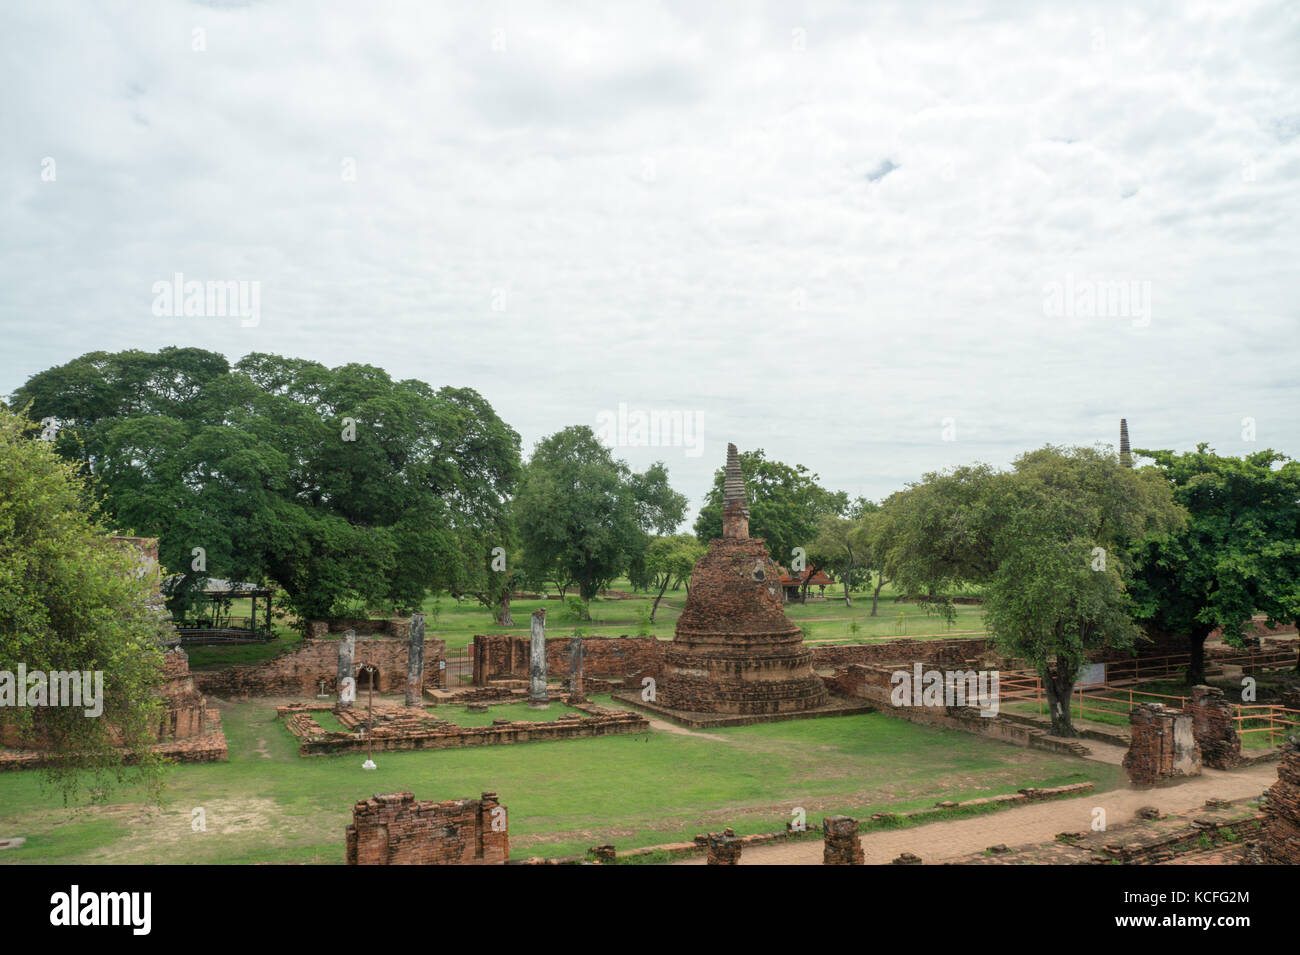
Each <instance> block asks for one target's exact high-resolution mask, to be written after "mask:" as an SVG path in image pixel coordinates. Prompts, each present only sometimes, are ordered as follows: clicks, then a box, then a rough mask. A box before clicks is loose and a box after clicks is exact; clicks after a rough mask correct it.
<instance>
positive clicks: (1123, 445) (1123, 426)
mask: <svg viewBox="0 0 1300 955" xmlns="http://www.w3.org/2000/svg"><path fill="white" fill-rule="evenodd" d="M1119 463H1120V467H1125V468H1131V467H1132V466H1133V452H1132V451H1130V450H1129V446H1128V419H1127V418H1120V419H1119Z"/></svg>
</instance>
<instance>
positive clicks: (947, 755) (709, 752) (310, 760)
mask: <svg viewBox="0 0 1300 955" xmlns="http://www.w3.org/2000/svg"><path fill="white" fill-rule="evenodd" d="M385 699H386V702H392V703H400V698H397V697H387V698H385ZM210 702H213V703H214V705H217V706H219V708H220V710H221V713H222V721H223V725H224V728H225V732H226V737H227V740H228V743H229V749H230V758H229V761H228V762H224V763H207V764H198V765H182V766H177V767H175V768H174V769H173V770H172V772H171V773H170V775H169V783H168V792H167V796H166V806H165V808H163V809H157V808H151V807H150V806H149V805H148V804H147V803H146V802H145V800H144V798H143V795H142V794H139V793H122V794H120V795H119V796H116V797H115V798H114V799H113V801H112V803H111V804H110V805H108V806H105V807H101V808H85V809H77V810H67V809H64V808H62V807H61V806H59V805H57V802H52V801H51V800H50V797H49V794H48V792H44V791H43V790H42V785H41V781H40V779H39V774H38V773H35V772H30V771H23V772H7V773H0V832H3V833H4V835H6V836H9V835H20V836H23V837H25V838H26V843H25V845H24V846H23V849H22V852H5V853H0V863H17V862H19V861H20V860H21V861H23V862H60V863H151V862H159V861H163V860H164V859H165V860H166V861H168V862H173V863H253V862H273V863H322V864H338V863H342V862H343V852H342V846H343V830H344V828H345V827H346V826H347V824H348V823H349V822H350V821H351V812H350V810H351V806H352V804H353V803H354V802H355V801H356V800H359V799H365V798H367V797H369V796H371V795H372V794H374V793H377V792H392V791H397V790H413V791H414V792H415V794H416V796H417V797H418V798H421V799H428V798H436V799H451V798H459V797H463V796H466V795H469V794H472V793H478V792H480V791H486V790H491V791H494V792H496V793H497V794H498V795H499V797H500V800H501V803H502V804H503V805H505V806H507V807H509V810H510V841H511V847H510V851H511V858H512V859H522V858H526V857H529V856H540V857H559V856H566V855H571V854H575V853H583V852H585V851H586V850H587V849H589V848H590V847H591V846H593V845H598V844H605V843H613V844H616V845H617V846H618V848H619V849H620V850H623V849H631V848H634V847H638V846H650V845H659V844H663V843H672V842H682V841H689V840H691V839H692V837H693V836H695V835H697V834H699V833H703V832H707V831H709V830H711V829H717V828H722V827H724V826H730V827H733V828H734V829H735V830H736V831H737V832H738V833H741V834H745V833H758V832H768V831H772V830H779V829H783V828H784V827H785V824H786V823H787V822H788V821H790V820H791V819H792V815H791V813H792V811H793V810H794V809H795V808H796V807H801V808H803V809H804V810H805V811H806V813H807V820H808V827H809V829H810V830H814V831H813V832H812V833H810V836H811V837H813V838H814V840H815V841H816V842H817V843H818V845H819V844H820V837H819V836H818V834H817V830H819V827H820V825H821V818H822V816H824V815H831V814H835V813H844V814H847V815H851V816H855V817H858V818H863V819H865V818H868V817H870V816H871V815H872V814H873V813H876V812H885V811H894V812H899V811H904V810H908V809H921V808H929V807H932V806H934V804H935V803H937V802H943V801H960V800H965V799H972V798H979V797H985V796H992V795H999V794H1004V793H1014V792H1016V791H1017V790H1018V789H1021V788H1025V787H1048V786H1060V785H1066V784H1070V783H1080V782H1092V783H1093V784H1094V785H1095V787H1096V790H1097V791H1105V790H1111V789H1114V788H1116V787H1123V786H1124V779H1123V774H1122V772H1121V771H1120V769H1119V767H1118V766H1115V765H1108V764H1106V763H1102V762H1095V761H1090V760H1081V759H1077V758H1074V757H1070V756H1062V755H1056V754H1053V753H1047V752H1042V751H1038V750H1031V749H1021V748H1018V747H1013V746H1008V745H1005V744H1001V743H996V742H993V741H989V740H982V739H973V738H970V737H968V736H966V735H965V734H963V733H959V732H956V731H953V730H946V729H933V728H930V727H923V726H916V725H913V724H911V723H908V722H906V721H903V720H898V719H891V718H889V717H885V716H881V715H877V714H870V715H861V716H847V717H828V718H822V719H808V720H795V721H790V722H780V723H771V724H765V725H758V726H745V727H735V728H725V729H716V730H710V731H708V732H699V733H696V732H691V731H688V730H683V729H681V728H677V727H670V726H668V725H667V724H663V723H657V725H655V726H653V727H652V728H651V730H650V731H649V732H647V733H642V734H638V735H624V736H607V737H601V738H595V739H576V740H566V741H562V742H537V743H527V744H523V745H516V746H501V747H490V748H487V747H485V748H478V749H458V750H450V751H439V752H430V751H418V752H397V753H382V754H379V753H377V754H376V757H375V758H376V762H377V763H378V765H379V768H378V769H377V770H376V771H374V772H364V771H363V770H362V769H361V760H362V758H363V757H361V756H354V755H352V754H348V755H343V756H328V757H321V758H315V757H303V756H300V755H299V754H298V741H297V740H296V738H295V737H294V736H292V735H291V734H290V733H289V731H288V730H287V729H286V728H285V726H284V724H283V721H282V720H281V719H280V718H279V717H277V715H276V709H275V707H276V705H277V704H284V703H287V702H290V701H289V700H285V699H276V698H265V697H262V698H254V699H252V700H249V701H247V702H242V703H228V702H222V701H211V698H210ZM597 702H605V703H607V702H608V700H607V699H599V698H598V699H597ZM446 709H451V708H450V707H447V708H446ZM656 722H657V721H656ZM1270 772H1271V769H1270ZM1059 805H1060V806H1063V807H1069V808H1071V809H1073V810H1074V811H1075V814H1076V815H1077V817H1078V822H1077V826H1076V828H1086V827H1087V823H1088V818H1089V815H1088V813H1089V810H1090V808H1091V807H1092V806H1093V805H1094V802H1093V801H1092V800H1091V798H1084V799H1078V798H1075V799H1069V800H1062V801H1061V802H1060V803H1059ZM196 809H202V810H203V816H204V817H205V822H206V827H207V828H206V831H195V830H194V828H193V824H194V819H195V818H196V814H195V810H196ZM947 815H955V816H959V815H961V814H960V813H948V814H947ZM818 851H820V849H819V848H818Z"/></svg>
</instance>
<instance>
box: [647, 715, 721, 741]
mask: <svg viewBox="0 0 1300 955" xmlns="http://www.w3.org/2000/svg"><path fill="white" fill-rule="evenodd" d="M633 712H636V711H635V710H634V711H633ZM650 728H651V729H654V730H662V731H663V732H665V733H673V734H675V735H677V736H694V737H695V738H696V739H707V740H711V741H713V742H715V743H734V742H735V740H734V739H728V738H727V737H725V736H719V735H718V734H716V733H701V732H699V731H698V730H692V729H687V728H686V727H685V726H678V725H677V724H676V723H669V722H667V721H666V720H656V719H651V720H650Z"/></svg>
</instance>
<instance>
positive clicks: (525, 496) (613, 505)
mask: <svg viewBox="0 0 1300 955" xmlns="http://www.w3.org/2000/svg"><path fill="white" fill-rule="evenodd" d="M517 503H518V512H517V513H518V526H519V535H520V540H521V542H522V544H523V549H524V555H525V560H526V561H527V562H528V564H529V569H530V575H531V576H533V577H535V578H537V579H543V580H556V579H559V580H564V581H573V582H575V583H576V584H577V585H578V591H579V594H580V595H581V597H582V599H583V600H591V599H592V598H593V597H594V596H596V594H597V592H598V591H599V590H600V588H601V587H602V586H605V585H607V584H608V583H609V581H611V580H613V579H614V578H615V577H617V576H618V575H619V574H621V573H623V572H624V571H626V570H627V569H628V567H629V565H630V563H631V562H632V561H633V559H635V558H636V557H637V556H638V555H640V554H641V553H642V552H643V551H644V549H645V548H646V546H647V545H648V544H649V542H650V534H651V533H652V532H658V533H665V532H667V531H670V530H672V529H673V528H675V527H676V526H677V525H678V524H679V523H681V520H682V517H683V516H684V514H685V512H686V498H685V497H684V496H683V495H681V494H679V493H677V492H676V491H674V490H672V488H671V487H670V486H669V485H668V472H667V469H666V468H664V466H663V464H662V463H655V464H654V465H652V466H651V467H649V468H647V469H646V470H645V471H644V472H642V473H640V474H636V473H633V472H632V471H631V470H630V469H629V468H628V466H627V464H626V463H625V462H623V461H620V460H617V459H615V458H614V456H613V455H612V454H611V453H610V451H609V449H608V448H607V447H606V446H605V445H603V444H601V443H600V441H598V440H597V438H596V435H595V433H594V432H593V431H592V430H591V428H589V427H587V426H586V425H575V426H573V427H569V428H565V429H564V430H563V431H559V432H557V433H556V434H553V435H551V436H550V437H548V438H544V439H543V440H542V441H540V442H538V445H537V448H536V449H535V450H534V452H533V456H532V458H531V459H530V460H529V462H528V464H527V465H526V466H525V468H524V470H523V474H522V477H521V479H520V482H519V492H518V497H517Z"/></svg>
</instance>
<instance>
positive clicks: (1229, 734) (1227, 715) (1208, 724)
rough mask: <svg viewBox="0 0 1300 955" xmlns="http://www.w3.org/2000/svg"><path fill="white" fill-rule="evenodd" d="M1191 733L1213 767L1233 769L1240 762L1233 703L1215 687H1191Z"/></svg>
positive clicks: (1189, 703) (1205, 758)
mask: <svg viewBox="0 0 1300 955" xmlns="http://www.w3.org/2000/svg"><path fill="white" fill-rule="evenodd" d="M1187 712H1188V713H1190V714H1191V716H1192V732H1193V733H1194V734H1195V736H1196V745H1198V746H1199V747H1200V748H1201V761H1202V762H1203V763H1204V764H1205V765H1206V766H1209V767H1210V768H1211V769H1232V768H1233V767H1234V766H1238V765H1240V764H1241V736H1240V735H1238V733H1237V723H1236V721H1235V720H1234V719H1233V711H1232V704H1231V703H1229V702H1228V701H1227V700H1226V699H1224V696H1223V691H1222V690H1220V689H1219V688H1218V687H1213V686H1194V687H1192V698H1191V700H1189V701H1188V703H1187Z"/></svg>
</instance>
